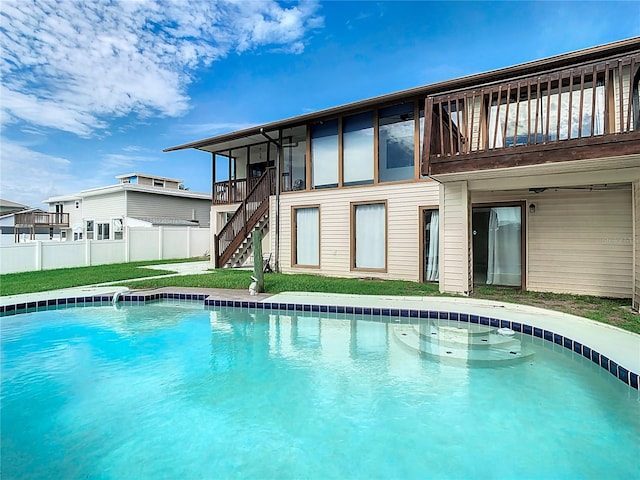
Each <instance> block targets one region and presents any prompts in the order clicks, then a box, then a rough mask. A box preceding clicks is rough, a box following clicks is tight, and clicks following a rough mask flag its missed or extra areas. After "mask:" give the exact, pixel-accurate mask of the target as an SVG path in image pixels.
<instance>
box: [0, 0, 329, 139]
mask: <svg viewBox="0 0 640 480" xmlns="http://www.w3.org/2000/svg"><path fill="white" fill-rule="evenodd" d="M318 8H319V7H318V4H317V2H315V1H310V2H300V3H298V4H288V3H287V4H285V5H281V4H279V3H278V2H276V1H274V0H262V1H244V0H224V1H220V2H210V1H205V0H194V1H175V2H174V1H164V0H146V1H145V0H138V1H135V0H124V1H110V2H104V1H97V0H94V1H87V2H84V1H80V0H77V1H76V0H66V1H63V2H59V1H56V0H3V1H2V2H1V3H0V21H1V25H2V50H3V55H2V58H1V59H0V72H1V73H2V76H3V85H2V90H1V91H0V95H1V98H2V102H1V106H2V117H1V118H2V120H3V122H4V123H5V124H9V123H16V122H19V121H22V122H26V123H28V124H31V125H34V126H41V127H47V128H53V129H58V130H63V131H67V132H71V133H75V134H77V135H80V136H85V137H87V136H91V135H92V134H93V133H94V132H95V131H96V130H102V129H105V128H107V125H108V124H107V119H108V118H111V117H123V116H127V115H129V114H135V115H137V116H139V117H149V116H152V115H159V116H179V115H181V114H184V113H185V112H186V110H187V109H188V106H189V97H188V96H187V94H186V88H187V86H188V85H189V83H190V81H191V78H192V75H193V74H194V72H195V70H196V69H197V68H199V67H201V66H206V65H209V64H211V63H212V62H214V61H215V60H217V59H220V58H222V57H224V56H225V55H227V54H228V53H229V52H232V51H237V52H244V51H248V50H252V49H256V48H258V47H268V48H270V49H271V50H277V51H286V52H290V53H300V52H302V51H303V49H304V40H305V35H306V34H307V32H308V31H309V30H311V29H314V28H318V27H319V26H321V25H322V21H323V20H322V18H321V17H319V16H317V10H318Z"/></svg>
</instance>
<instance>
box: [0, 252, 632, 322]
mask: <svg viewBox="0 0 640 480" xmlns="http://www.w3.org/2000/svg"><path fill="white" fill-rule="evenodd" d="M196 260H197V259H196ZM183 261H185V260H175V261H172V262H167V261H165V262H163V263H167V270H166V271H164V272H163V271H161V270H151V269H145V268H140V267H144V266H145V265H150V264H157V263H158V262H157V261H156V262H137V263H125V264H116V265H100V266H94V267H83V268H71V269H60V270H47V271H41V272H28V273H18V274H10V275H0V292H1V294H2V295H13V294H18V293H29V292H39V291H44V290H52V289H57V288H67V287H76V286H82V285H92V284H96V283H104V282H110V281H121V280H122V282H121V283H119V284H121V285H125V286H127V287H129V288H132V289H143V288H144V289H147V288H160V287H199V288H228V289H241V290H246V289H247V288H248V287H249V283H250V282H251V278H250V277H251V274H252V272H251V271H247V270H223V269H219V270H216V271H215V272H212V273H209V274H204V275H185V276H176V277H165V278H155V279H148V280H139V281H135V282H127V280H130V279H133V278H140V277H146V276H157V275H162V274H163V273H171V265H170V263H174V262H183ZM265 290H266V292H267V293H280V292H295V291H298V292H326V293H349V294H361V295H407V296H410V295H418V296H431V295H441V294H440V293H439V292H438V286H437V285H434V284H426V283H417V282H405V281H399V280H370V279H369V280H360V279H354V278H331V277H320V276H316V275H297V274H296V275H289V274H277V273H270V274H266V275H265ZM473 297H474V298H483V299H488V300H495V301H502V302H511V303H519V304H523V305H531V306H536V307H542V308H548V309H551V310H557V311H561V312H566V313H571V314H574V315H580V316H583V317H586V318H591V319H593V320H597V321H600V322H604V323H609V324H612V325H616V326H618V327H620V328H624V329H626V330H629V331H632V332H636V333H640V316H639V315H637V314H634V313H633V312H631V310H630V308H629V305H630V300H628V299H621V300H620V299H604V298H598V297H589V296H579V295H562V294H553V293H537V292H523V291H519V290H515V289H512V288H499V287H477V288H476V290H475V292H474V294H473Z"/></svg>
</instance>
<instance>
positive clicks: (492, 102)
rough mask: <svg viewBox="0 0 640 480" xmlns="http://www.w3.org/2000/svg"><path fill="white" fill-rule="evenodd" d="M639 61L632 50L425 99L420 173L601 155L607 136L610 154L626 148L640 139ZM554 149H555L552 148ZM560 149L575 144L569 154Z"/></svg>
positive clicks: (451, 171)
mask: <svg viewBox="0 0 640 480" xmlns="http://www.w3.org/2000/svg"><path fill="white" fill-rule="evenodd" d="M639 65H640V53H638V52H636V53H634V54H630V55H627V56H625V57H622V58H616V59H613V60H612V59H610V60H606V61H599V62H594V63H591V64H586V65H579V66H575V67H573V68H567V69H564V70H556V71H552V72H546V73H545V74H542V75H536V76H532V77H529V78H519V79H514V80H513V81H507V82H503V83H497V84H489V85H482V86H479V87H478V88H475V89H470V90H466V91H459V92H452V93H447V94H443V95H438V96H433V97H429V98H427V101H426V104H425V112H426V113H425V136H424V146H425V148H424V149H423V163H422V173H423V174H425V175H428V174H439V173H456V172H460V171H469V170H476V169H486V168H500V167H508V166H515V165H526V164H535V163H541V162H543V161H544V162H549V161H560V160H563V158H562V156H564V160H567V159H580V158H597V157H604V156H606V155H607V153H608V152H613V150H612V146H611V144H612V143H613V142H614V140H615V142H618V143H617V145H616V147H615V148H616V149H617V150H615V153H617V154H624V151H625V148H626V149H627V150H629V151H630V152H631V153H633V151H632V150H633V149H637V148H638V143H637V141H638V139H640V111H639V108H640V105H639V100H638V84H639V83H640V70H639V68H638V67H639ZM620 134H625V135H626V137H620ZM614 135H615V136H616V138H615V139H614V138H613V136H614ZM621 140H622V141H623V142H624V141H625V140H632V141H633V144H627V145H624V144H621V143H619V142H620V141H621ZM559 147H562V148H561V149H562V150H563V153H559V152H556V153H555V154H554V153H553V152H554V151H558V150H559ZM568 147H576V148H577V150H575V151H572V155H571V157H570V158H569V157H568V156H567V154H566V148H568ZM636 153H637V152H636ZM528 154H530V155H528ZM541 154H543V155H541ZM514 155H515V156H514Z"/></svg>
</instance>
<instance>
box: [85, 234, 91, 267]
mask: <svg viewBox="0 0 640 480" xmlns="http://www.w3.org/2000/svg"><path fill="white" fill-rule="evenodd" d="M84 265H85V266H86V267H90V266H91V240H89V239H88V238H86V239H85V241H84Z"/></svg>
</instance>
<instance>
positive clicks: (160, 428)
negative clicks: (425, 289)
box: [0, 302, 640, 479]
mask: <svg viewBox="0 0 640 480" xmlns="http://www.w3.org/2000/svg"><path fill="white" fill-rule="evenodd" d="M277 313H278V312H269V311H248V310H232V309H227V308H217V309H215V310H206V309H204V308H203V307H202V305H201V304H200V305H197V306H195V305H190V304H184V303H183V304H174V303H172V302H164V303H163V304H155V305H152V306H144V307H142V306H126V307H119V308H112V307H85V308H75V309H64V310H51V311H46V312H38V313H29V314H22V315H16V316H13V317H5V318H2V320H1V322H2V323H1V325H2V332H1V333H2V365H1V366H2V397H1V401H2V403H1V421H2V423H1V429H2V430H1V435H2V438H1V440H2V446H1V452H0V453H1V460H2V478H3V479H12V478H20V479H29V478H91V479H100V478H118V479H120V478H136V479H145V478H181V479H191V478H216V479H220V478H256V479H289V478H292V479H300V478H310V479H315V478H318V479H328V478H336V479H351V478H353V479H360V478H361V479H372V478H384V479H390V478H394V479H414V478H415V479H422V478H500V479H504V478H563V479H566V478H581V479H584V478H594V479H600V478H608V479H615V478H640V462H638V458H639V457H638V455H639V454H640V401H639V398H638V392H637V391H636V390H632V389H630V388H629V387H628V386H626V385H624V384H623V383H622V382H620V381H619V380H617V379H615V378H614V377H613V376H612V375H610V374H608V373H607V372H606V371H604V370H603V369H600V368H598V367H596V366H595V365H593V364H592V363H591V362H589V361H587V360H586V359H584V358H583V357H580V356H578V355H575V354H573V353H572V352H569V351H567V350H564V349H558V347H557V346H556V347H555V348H556V350H554V346H553V345H552V344H550V343H549V342H546V343H545V342H543V341H538V339H532V338H530V337H525V338H522V339H521V341H522V342H523V347H524V346H525V344H526V347H527V349H531V350H533V351H534V354H533V355H532V356H530V357H527V358H526V359H522V360H521V361H516V362H508V363H506V364H500V365H497V366H491V365H486V364H483V365H481V366H476V365H473V364H471V365H469V364H464V362H462V363H461V362H447V361H444V360H439V359H438V357H434V356H430V355H420V354H418V353H417V352H416V351H414V350H412V349H410V348H407V346H406V345H405V344H403V343H402V342H400V341H398V339H397V338H396V336H395V335H394V334H393V329H394V328H395V325H394V324H393V319H392V323H390V324H387V323H383V322H379V321H366V320H345V319H343V318H341V319H336V318H335V315H334V318H319V317H318V316H310V315H305V316H302V315H300V316H297V317H296V316H291V312H282V315H278V314H277ZM329 315H331V314H329Z"/></svg>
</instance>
